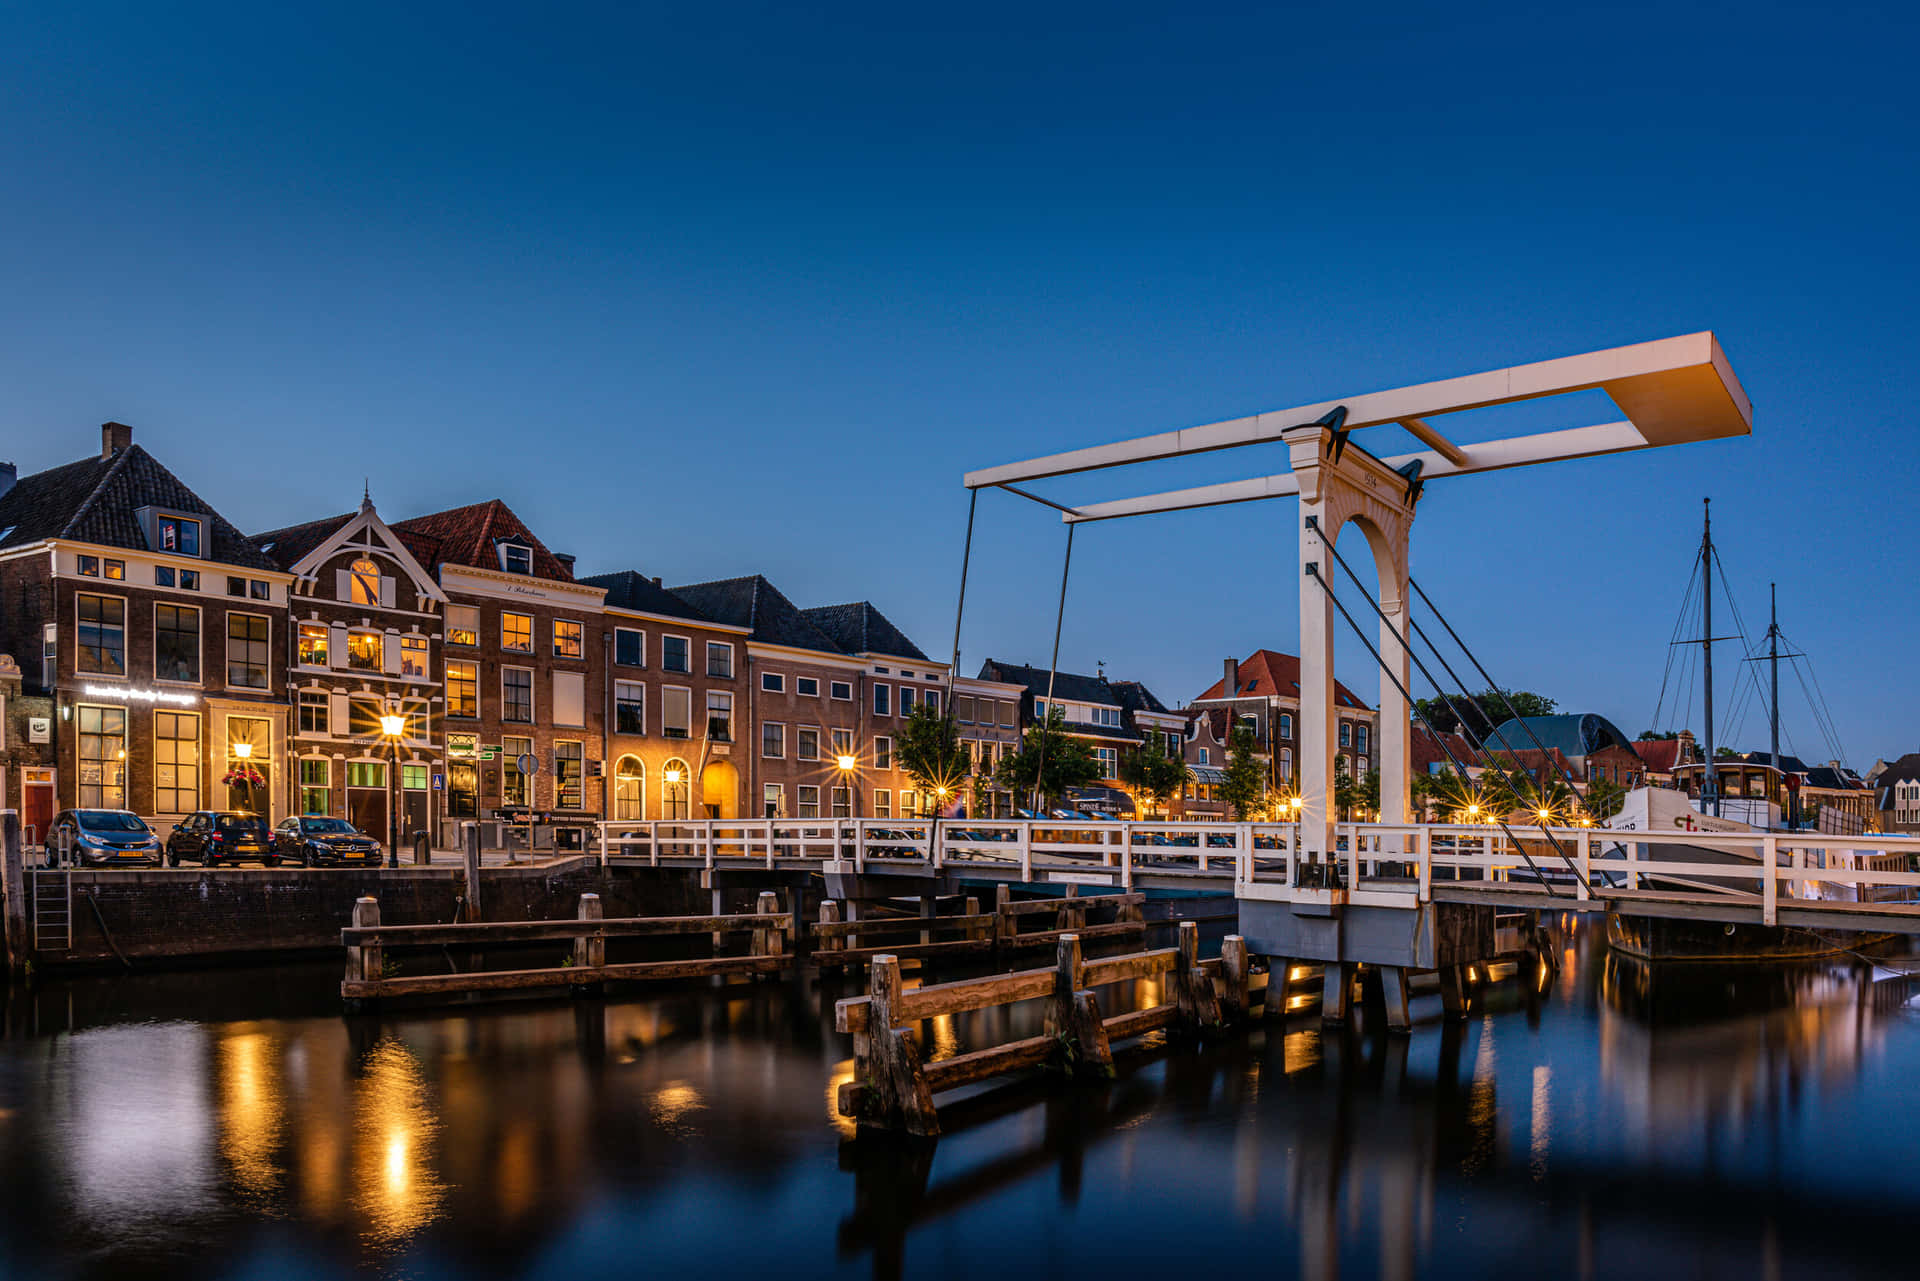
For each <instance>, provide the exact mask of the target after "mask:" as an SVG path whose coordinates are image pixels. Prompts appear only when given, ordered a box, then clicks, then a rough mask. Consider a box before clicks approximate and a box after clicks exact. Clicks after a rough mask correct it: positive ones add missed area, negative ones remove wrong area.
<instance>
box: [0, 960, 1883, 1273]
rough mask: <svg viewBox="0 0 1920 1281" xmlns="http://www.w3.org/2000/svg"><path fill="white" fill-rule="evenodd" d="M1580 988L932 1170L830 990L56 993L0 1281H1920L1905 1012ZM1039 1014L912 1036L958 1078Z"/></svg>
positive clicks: (16, 1037)
mask: <svg viewBox="0 0 1920 1281" xmlns="http://www.w3.org/2000/svg"><path fill="white" fill-rule="evenodd" d="M1563 960H1564V965H1563V966H1562V967H1561V969H1560V970H1559V971H1557V974H1556V973H1554V972H1549V973H1548V974H1547V975H1545V976H1544V980H1545V981H1544V982H1543V981H1542V979H1543V976H1542V975H1540V974H1536V973H1533V972H1531V971H1529V972H1527V973H1524V974H1517V975H1515V976H1514V977H1513V978H1512V979H1510V980H1508V981H1504V982H1500V983H1496V984H1492V985H1483V986H1482V987H1480V988H1479V989H1478V990H1477V991H1476V992H1475V994H1474V1004H1473V1012H1472V1017H1471V1019H1470V1020H1469V1021H1468V1022H1465V1023H1460V1024H1451V1025H1445V1024H1442V1023H1441V1022H1440V1021H1439V1017H1438V1016H1439V1010H1438V1002H1437V998H1435V997H1432V996H1421V997H1419V998H1418V999H1417V1000H1416V1002H1415V1005H1414V1015H1415V1018H1416V1020H1417V1021H1418V1022H1419V1026H1418V1027H1417V1028H1416V1031H1415V1034H1414V1035H1413V1036H1412V1037H1411V1038H1407V1037H1389V1036H1387V1035H1386V1034H1385V1033H1384V1031H1383V1030H1381V1029H1379V1028H1378V1027H1377V1026H1376V1023H1377V1019H1376V1018H1375V1017H1374V1015H1373V1014H1372V1013H1371V1012H1370V1011H1368V1010H1366V1009H1362V1010H1361V1011H1360V1014H1359V1017H1358V1019H1357V1020H1356V1025H1355V1026H1353V1027H1350V1028H1347V1029H1331V1030H1323V1029H1322V1028H1321V1027H1320V1026H1319V1024H1318V1022H1317V1020H1314V1019H1312V1018H1311V1017H1309V1018H1303V1019H1293V1020H1290V1021H1282V1022H1274V1023H1269V1024H1267V1025H1264V1026H1262V1027H1260V1028H1258V1029H1256V1030H1255V1031H1254V1032H1253V1033H1252V1034H1250V1035H1248V1036H1245V1037H1242V1038H1239V1039H1236V1040H1233V1041H1230V1042H1228V1043H1226V1044H1221V1045H1216V1046H1212V1047H1207V1048H1194V1047H1177V1048H1174V1049H1171V1050H1168V1049H1166V1048H1164V1047H1162V1046H1161V1045H1160V1043H1159V1041H1158V1040H1157V1039H1156V1040H1155V1041H1154V1042H1153V1043H1150V1044H1148V1045H1146V1046H1145V1047H1144V1048H1135V1049H1134V1050H1133V1051H1131V1052H1126V1053H1123V1054H1122V1056H1121V1059H1120V1063H1119V1070H1118V1072H1117V1073H1116V1077H1115V1079H1114V1080H1113V1081H1111V1082H1110V1083H1107V1084H1104V1085H1101V1086H1094V1087H1079V1088H1065V1087H1061V1086H1059V1085H1057V1084H1050V1083H1047V1082H1040V1083H1029V1084H1026V1085H1023V1086H1020V1087H1017V1088H1011V1089H1007V1088H1002V1089H984V1090H980V1091H977V1092H975V1093H973V1094H971V1095H970V1096H965V1097H958V1098H955V1099H953V1100H952V1101H951V1103H950V1105H949V1106H948V1107H946V1108H945V1109H943V1124H944V1125H945V1126H946V1129H947V1135H946V1137H944V1138H942V1139H941V1140H939V1141H938V1142H937V1143H927V1142H913V1141H902V1140H896V1139H890V1138H886V1137H876V1136H871V1135H865V1134H862V1135H858V1136H856V1135H855V1133H854V1131H853V1130H852V1128H851V1127H850V1126H848V1125H846V1123H845V1122H843V1121H841V1120H840V1119H839V1118H838V1117H837V1110H836V1108H835V1106H834V1091H835V1088H836V1086H837V1085H838V1083H840V1082H843V1081H845V1080H847V1079H849V1077H850V1074H851V1071H852V1063H851V1060H850V1058H849V1056H848V1055H849V1051H848V1045H847V1042H846V1040H845V1038H842V1037H839V1036H837V1035H835V1034H834V1033H833V1032H832V1030H831V1029H832V1021H833V1014H832V1002H833V999H834V998H835V997H836V996H838V995H840V994H841V993H840V992H839V991H837V990H834V989H832V988H828V989H825V990H822V989H820V988H817V987H810V986H795V985H790V984H759V985H749V984H739V985H735V986H734V987H731V988H728V989H726V990H725V991H724V992H722V991H713V990H691V991H686V992H682V993H679V994H675V995H671V996H667V997H664V998H662V999H659V1000H651V1001H632V1002H621V1001H615V1002H603V1001H595V1000H581V1001H576V1002H572V1003H567V1004H554V1005H548V1006H535V1007H525V1006H522V1007H518V1008H510V1009H502V1008H496V1009H475V1010H473V1011H471V1012H469V1011H461V1012H457V1013H452V1014H430V1013H422V1014H403V1015H391V1016H385V1017H355V1018H352V1019H343V1018H341V1017H340V1016H339V1015H338V1014H337V1013H334V1012H331V1011H329V1012H327V1013H324V1014H320V1013H316V1014H313V1015H311V1016H295V1017H284V1018H274V1017H270V1016H269V1013H268V1011H267V1010H265V1009H263V1008H262V1002H261V1001H260V1000H259V999H258V998H257V997H256V996H255V995H252V994H250V993H251V989H252V988H253V987H255V986H257V984H241V983H239V982H238V981H235V982H234V987H233V991H232V992H231V994H227V993H225V992H223V990H222V986H221V985H222V984H223V982H225V981H226V980H225V979H223V978H221V977H218V976H215V977H201V976H194V977H192V978H190V979H188V980H183V982H187V983H193V984H199V985H201V987H202V989H203V990H202V992H201V1001H202V1004H203V1005H205V1006H210V1007H212V1008H215V1009H220V1008H227V1009H230V1010H231V1011H232V1012H233V1013H234V1014H235V1015H236V1017H233V1018H230V1019H226V1020H222V1021H212V1020H185V1019H180V1020H174V1021H167V1022H147V1021H130V1020H135V1019H137V1018H138V1017H139V1010H140V1008H141V1007H142V1005H143V1004H145V1002H144V1000H142V1001H132V1000H129V999H128V998H127V996H126V993H125V991H124V990H123V989H119V988H113V989H110V990H108V989H100V990H96V989H94V988H92V987H90V986H89V985H88V984H86V983H77V984H73V985H69V986H68V987H67V988H66V990H65V991H64V992H61V993H58V994H56V992H55V990H53V989H47V990H43V991H42V992H39V993H36V994H32V995H29V996H23V997H21V998H19V999H18V1000H16V1002H15V1003H14V1004H13V1005H12V1006H10V1008H9V1010H8V1014H7V1027H8V1029H9V1036H8V1038H7V1039H6V1040H5V1041H4V1042H0V1195H4V1196H5V1197H6V1199H7V1205H8V1207H9V1211H8V1214H7V1215H6V1217H5V1221H4V1225H0V1272H4V1273H5V1274H6V1275H23V1276H26V1275H33V1276H39V1275H62V1276H71V1277H76V1278H78V1277H103V1278H104V1277H113V1278H116V1279H117V1278H119V1277H124V1276H142V1275H151V1276H162V1275H179V1274H183V1273H189V1272H190V1273H192V1274H195V1275H206V1276H229V1275H232V1276H238V1275H276V1276H288V1277H293V1278H296V1279H302V1278H306V1277H320V1276H327V1277H333V1276H345V1275H351V1274H354V1273H356V1272H365V1273H372V1274H377V1275H408V1276H414V1275H421V1276H429V1275H430V1276H441V1275H444V1276H456V1275H457V1276H476V1275H477V1276H488V1277H512V1276H521V1275H536V1274H537V1275H543V1276H545V1275H558V1274H564V1273H567V1272H579V1273H584V1274H594V1273H612V1274H619V1273H624V1272H627V1271H631V1270H632V1269H633V1268H634V1267H635V1266H638V1265H637V1264H636V1260H644V1266H645V1267H646V1268H647V1270H649V1271H658V1272H661V1273H665V1274H670V1275H671V1274H678V1273H687V1274H693V1275H710V1274H712V1273H713V1272H715V1271H716V1270H719V1271H722V1272H724V1273H726V1274H733V1273H737V1272H746V1271H755V1272H761V1273H765V1274H767V1275H769V1276H778V1277H782V1278H787V1277H808V1276H819V1275H844V1276H854V1277H869V1276H871V1277H879V1278H890V1277H916V1278H918V1277H978V1276H981V1275H997V1276H1003V1277H1020V1276H1031V1275H1043V1274H1044V1275H1048V1276H1059V1275H1063V1274H1075V1273H1079V1272H1097V1271H1109V1272H1113V1273H1115V1274H1117V1275H1123V1276H1131V1275H1145V1274H1160V1273H1166V1272H1169V1271H1173V1270H1175V1269H1178V1270H1181V1271H1192V1270H1193V1269H1194V1268H1195V1267H1204V1268H1214V1269H1218V1268H1225V1267H1233V1268H1236V1269H1244V1268H1258V1269H1259V1270H1260V1271H1261V1272H1262V1273H1276V1274H1278V1275H1279V1276H1280V1277H1282V1278H1287V1277H1301V1278H1311V1279H1313V1281H1331V1279H1332V1278H1335V1277H1339V1276H1376V1275H1377V1276H1382V1277H1388V1278H1396V1279H1398V1278H1416V1277H1422V1278H1424V1277H1453V1276H1463V1277H1464V1276H1481V1275H1500V1274H1503V1273H1507V1272H1515V1273H1517V1272H1521V1271H1526V1272H1529V1273H1532V1272H1550V1273H1554V1274H1564V1275H1566V1276H1569V1277H1605V1276H1619V1275H1629V1274H1631V1273H1633V1272H1636V1271H1638V1272H1644V1273H1646V1274H1647V1275H1649V1276H1664V1275H1672V1274H1674V1273H1675V1272H1682V1273H1687V1274H1690V1275H1698V1276H1703V1277H1709V1278H1719V1277H1734V1276H1738V1277H1740V1278H1742V1279H1743V1281H1744V1279H1745V1278H1747V1277H1749V1276H1751V1275H1753V1274H1754V1273H1755V1272H1758V1273H1759V1274H1760V1275H1763V1276H1765V1275H1777V1276H1781V1277H1794V1276H1818V1275H1839V1274H1846V1275H1859V1276H1868V1277H1875V1276H1888V1277H1892V1276H1904V1275H1910V1274H1911V1270H1912V1269H1911V1265H1910V1261H1909V1259H1908V1256H1907V1252H1906V1250H1905V1246H1904V1243H1903V1242H1902V1241H1901V1240H1900V1238H1899V1237H1898V1236H1897V1235H1896V1233H1895V1231H1894V1230H1893V1229H1890V1228H1889V1227H1888V1225H1889V1224H1896V1225H1897V1224H1901V1223H1904V1222H1908V1221H1911V1219H1912V1217H1913V1215H1914V1214H1915V1212H1916V1211H1920V1191H1916V1190H1913V1189H1911V1188H1910V1187H1909V1186H1908V1184H1907V1183H1906V1181H1904V1180H1902V1179H1900V1178H1898V1177H1895V1176H1897V1174H1898V1172H1899V1171H1901V1170H1903V1169H1910V1168H1912V1167H1913V1164H1914V1163H1915V1161H1916V1160H1920V1136H1915V1135H1914V1134H1912V1133H1910V1132H1909V1131H1908V1130H1907V1128H1906V1127H1904V1126H1903V1125H1900V1124H1897V1123H1890V1119H1892V1118H1898V1117H1900V1116H1902V1115H1904V1110H1905V1108H1906V1106H1907V1093H1908V1086H1907V1084H1906V1083H1907V1082H1908V1081H1909V1080H1910V1079H1911V1077H1912V1075H1913V1073H1915V1072H1920V1020H1917V1019H1916V1018H1915V1017H1914V1015H1912V1014H1911V1013H1909V1012H1908V1011H1907V1010H1906V1008H1905V1006H1904V1001H1905V998H1906V989H1905V987H1904V985H1903V982H1904V981H1902V982H1898V983H1896V982H1894V981H1892V980H1887V979H1886V976H1885V975H1877V974H1876V973H1874V972H1873V971H1870V970H1868V969H1866V968H1865V967H1861V966H1854V965H1851V964H1847V963H1843V964H1839V965H1826V966H1803V967H1801V968H1799V969H1796V970H1793V971H1780V970H1768V971H1742V970H1732V969H1710V968H1705V967H1703V968H1700V969H1696V970H1693V971H1689V972H1681V971H1675V970H1670V969H1658V970H1648V969H1646V968H1645V967H1643V966H1639V965H1638V963H1631V962H1629V963H1624V964H1623V963H1622V962H1620V961H1619V960H1618V959H1616V958H1612V957H1610V955H1609V954H1608V953H1607V952H1606V949H1605V948H1604V946H1603V945H1600V946H1596V945H1595V943H1594V941H1593V940H1592V939H1590V938H1588V937H1586V936H1584V935H1582V934H1580V933H1577V932H1575V933H1572V934H1570V935H1568V936H1567V938H1566V940H1565V950H1564V953H1563ZM927 977H929V978H934V979H937V978H946V977H952V976H951V975H947V974H941V975H933V976H927ZM1881 980H1885V981H1881ZM275 981H276V982H277V983H280V984H282V985H286V984H290V983H292V980H290V979H288V978H286V977H285V976H284V975H282V976H280V977H278V978H277V979H276V980H275ZM313 981H314V982H315V983H316V984H320V985H331V984H337V981H338V980H337V975H336V974H334V973H332V972H331V971H330V970H325V971H320V972H317V973H316V975H315V976H314V979H313ZM149 982H150V981H149ZM148 990H149V991H150V990H151V989H150V988H149V989H148ZM290 990H291V991H292V995H293V997H294V1005H295V1008H299V1004H298V1002H299V1001H300V1000H304V999H306V998H305V997H304V996H303V995H301V993H300V992H299V991H298V990H297V985H294V988H293V989H290ZM162 999H163V1000H164V999H166V998H165V994H164V991H163V992H162ZM1158 999H1159V994H1158V993H1157V992H1156V991H1153V990H1152V985H1150V984H1140V985H1134V986H1130V987H1126V988H1117V989H1112V990H1109V991H1105V992H1103V993H1102V1001H1103V1006H1104V1007H1105V1008H1107V1009H1108V1010H1109V1011H1117V1010H1120V1009H1123V1008H1126V1007H1127V1005H1128V1004H1151V1003H1154V1002H1156V1001H1157V1000H1158ZM22 1002H25V1004H22ZM183 1003H184V1002H183ZM318 1003H319V1004H322V1005H324V1002H318ZM1041 1020H1042V1014H1041V1011H1040V1008H1039V1007H1038V1006H1026V1007H1021V1008H1017V1009H1012V1010H992V1011H975V1012H971V1013H968V1014H965V1015H961V1016H957V1017H955V1018H952V1019H947V1020H942V1021H940V1022H939V1023H930V1024H928V1025H927V1026H926V1027H925V1028H923V1030H922V1033H921V1035H922V1040H923V1046H924V1047H925V1048H926V1049H927V1050H928V1051H929V1052H930V1053H932V1054H934V1055H937V1056H945V1055H948V1054H954V1053H964V1052H966V1051H967V1050H969V1049H973V1048H978V1047H979V1046H980V1045H981V1044H985V1043H987V1042H988V1041H990V1040H1006V1039H1011V1038H1013V1037H1017V1036H1026V1035H1035V1034H1037V1033H1038V1031H1039V1030H1040V1027H1041ZM1883 1175H1884V1176H1885V1177H1883ZM1769 1270H1771V1271H1769Z"/></svg>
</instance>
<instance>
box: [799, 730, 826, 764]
mask: <svg viewBox="0 0 1920 1281" xmlns="http://www.w3.org/2000/svg"><path fill="white" fill-rule="evenodd" d="M793 755H794V757H795V759H797V760H803V761H817V760H819V759H820V731H819V730H817V729H801V730H799V731H798V732H796V733H795V735H794V739H793Z"/></svg>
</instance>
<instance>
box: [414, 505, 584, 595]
mask: <svg viewBox="0 0 1920 1281" xmlns="http://www.w3.org/2000/svg"><path fill="white" fill-rule="evenodd" d="M391 528H392V529H393V531H394V532H395V533H396V534H399V535H400V536H401V537H402V539H404V540H406V543H407V549H408V550H409V551H411V552H413V553H414V555H415V557H416V558H418V559H419V561H420V563H421V564H422V565H424V566H426V567H427V569H428V570H429V571H431V572H438V571H439V569H440V566H442V565H445V564H454V565H469V566H472V567H473V568H475V569H492V570H498V569H499V568H500V552H499V544H500V543H503V542H509V543H520V544H522V545H524V546H527V547H531V548H532V549H533V575H534V577H535V578H545V579H549V580H551V581H554V582H561V583H570V582H572V581H573V571H572V570H570V569H568V568H567V567H566V566H565V565H564V564H562V563H561V561H560V558H559V557H557V556H555V555H554V554H553V553H552V552H550V551H548V550H547V545H546V544H545V543H543V542H541V541H540V540H539V539H538V538H536V537H534V534H533V531H532V530H531V529H528V528H527V526H526V523H525V522H524V521H522V520H521V519H520V518H519V517H518V516H516V515H514V512H513V509H512V508H511V507H509V506H507V505H506V504H505V503H503V502H501V501H500V500H499V499H498V498H491V499H488V500H487V501H486V502H484V503H471V504H469V505H468V506H465V507H452V508H449V509H447V510H446V511H443V512H433V513H430V514H429V515H426V516H415V517H413V518H411V519H409V520H402V521H395V522H394V523H393V525H392V526H391ZM410 534H411V535H414V536H415V537H413V538H408V537H407V536H408V535H410ZM422 552H424V553H426V554H425V555H422V554H421V553H422Z"/></svg>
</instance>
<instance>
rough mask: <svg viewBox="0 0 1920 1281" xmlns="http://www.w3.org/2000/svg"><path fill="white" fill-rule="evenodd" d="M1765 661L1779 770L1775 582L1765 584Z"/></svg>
mask: <svg viewBox="0 0 1920 1281" xmlns="http://www.w3.org/2000/svg"><path fill="white" fill-rule="evenodd" d="M1767 662H1768V664H1769V665H1771V666H1772V668H1773V695H1772V697H1773V769H1774V772H1775V773H1776V774H1777V773H1779V772H1780V597H1779V589H1778V587H1777V585H1776V584H1773V583H1768V584H1767Z"/></svg>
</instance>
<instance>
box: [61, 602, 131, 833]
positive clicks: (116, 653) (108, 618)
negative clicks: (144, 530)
mask: <svg viewBox="0 0 1920 1281" xmlns="http://www.w3.org/2000/svg"><path fill="white" fill-rule="evenodd" d="M74 607H75V609H76V611H77V613H78V618H79V624H80V628H79V642H80V650H79V653H78V655H77V656H76V665H77V666H78V668H79V670H81V671H83V672H92V673H97V674H99V675H102V676H125V675H126V674H127V602H125V601H124V600H121V599H120V598H119V597H118V596H93V595H89V594H87V593H84V592H83V593H81V594H80V595H78V596H76V597H75V598H74ZM114 808H118V807H114Z"/></svg>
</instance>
